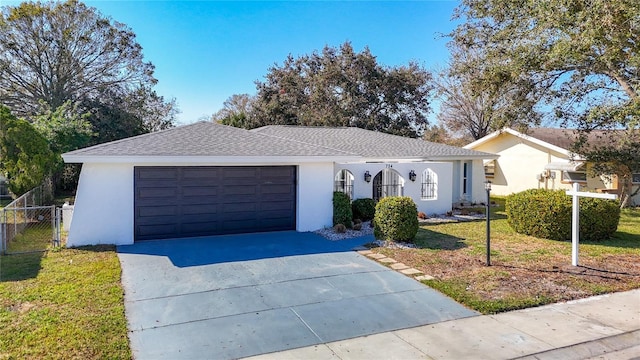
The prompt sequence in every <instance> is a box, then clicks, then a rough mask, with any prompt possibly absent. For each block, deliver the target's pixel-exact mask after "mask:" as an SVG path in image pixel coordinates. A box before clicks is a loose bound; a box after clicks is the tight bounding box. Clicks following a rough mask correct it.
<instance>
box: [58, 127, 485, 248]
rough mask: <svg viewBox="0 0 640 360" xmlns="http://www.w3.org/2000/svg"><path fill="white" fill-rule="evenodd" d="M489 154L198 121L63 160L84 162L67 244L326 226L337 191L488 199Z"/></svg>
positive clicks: (430, 208) (446, 203)
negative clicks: (486, 172) (485, 162)
mask: <svg viewBox="0 0 640 360" xmlns="http://www.w3.org/2000/svg"><path fill="white" fill-rule="evenodd" d="M496 157H497V156H496V155H493V154H488V153H483V152H479V151H474V150H468V149H463V148H458V147H453V146H448V145H442V144H435V143H430V142H426V141H423V140H420V139H410V138H405V137H400V136H394V135H389V134H383V133H379V132H374V131H368V130H363V129H358V128H323V127H294V126H267V127H263V128H259V129H254V130H245V129H239V128H234V127H229V126H225V125H220V124H216V123H212V122H198V123H194V124H191V125H185V126H180V127H176V128H172V129H169V130H165V131H160V132H155V133H150V134H144V135H140V136H136V137H131V138H127V139H122V140H118V141H114V142H110V143H105V144H100V145H96V146H92V147H88V148H84V149H79V150H75V151H72V152H68V153H65V154H63V158H64V160H65V162H67V163H82V164H83V166H82V171H81V174H80V180H79V183H78V190H77V193H76V201H75V210H74V215H73V222H72V223H71V228H70V230H69V236H68V241H67V245H68V246H80V245H88V244H132V243H133V242H134V241H138V240H146V239H162V238H182V237H192V236H206V235H215V234H230V233H244V232H260V231H278V230H297V231H313V230H317V229H320V228H323V227H327V226H331V225H332V215H333V206H332V193H333V191H343V192H345V193H347V194H348V195H349V196H350V197H351V198H352V199H356V198H363V197H367V198H374V199H379V198H381V197H384V196H391V195H405V196H411V197H412V198H413V199H414V201H415V202H416V204H417V205H418V209H419V211H423V212H425V213H428V214H433V213H444V212H446V211H449V210H451V208H452V203H454V202H458V201H460V200H461V199H462V200H466V201H477V202H481V201H483V200H484V198H485V196H486V195H485V191H484V184H483V182H484V180H485V178H484V170H483V169H484V168H483V159H495V158H496Z"/></svg>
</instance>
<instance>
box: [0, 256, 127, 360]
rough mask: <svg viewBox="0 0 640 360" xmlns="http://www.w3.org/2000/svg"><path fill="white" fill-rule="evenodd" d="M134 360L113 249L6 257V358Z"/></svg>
mask: <svg viewBox="0 0 640 360" xmlns="http://www.w3.org/2000/svg"><path fill="white" fill-rule="evenodd" d="M46 358H56V359H58V358H60V359H62V358H64V359H128V358H131V351H130V350H129V341H128V339H127V322H126V319H125V314H124V296H123V290H122V287H121V286H120V263H119V262H118V258H117V256H116V253H115V248H114V247H113V246H94V247H85V248H79V249H56V250H52V251H48V252H38V253H29V254H20V255H7V256H1V257H0V359H46Z"/></svg>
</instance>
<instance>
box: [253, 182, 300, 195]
mask: <svg viewBox="0 0 640 360" xmlns="http://www.w3.org/2000/svg"><path fill="white" fill-rule="evenodd" d="M260 190H261V193H262V194H290V193H291V191H292V189H291V185H284V184H283V185H276V184H269V185H262V187H261V189H260Z"/></svg>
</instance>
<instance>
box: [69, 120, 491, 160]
mask: <svg viewBox="0 0 640 360" xmlns="http://www.w3.org/2000/svg"><path fill="white" fill-rule="evenodd" d="M64 156H65V157H66V158H70V159H73V158H75V159H76V160H77V159H78V158H84V157H85V156H88V157H121V156H127V157H129V156H131V157H134V156H152V157H155V156H172V157H175V156H178V157H179V156H219V157H228V156H238V157H251V156H256V157H262V156H283V157H294V156H303V157H304V156H314V157H315V156H326V157H354V158H359V157H364V158H379V159H430V160H444V159H462V158H464V159H467V158H495V157H496V156H495V155H493V154H488V153H483V152H479V151H475V150H467V149H462V148H458V147H454V146H448V145H443V144H436V143H431V142H427V141H423V140H420V139H411V138H406V137H402V136H396V135H389V134H384V133H379V132H375V131H369V130H364V129H359V128H349V127H345V128H328V127H298V126H266V127H262V128H259V129H254V130H244V129H239V128H235V127H230V126H225V125H220V124H216V123H213V122H204V121H203V122H198V123H194V124H191V125H185V126H180V127H176V128H172V129H169V130H164V131H160V132H154V133H150V134H144V135H140V136H134V137H131V138H127V139H122V140H118V141H113V142H109V143H105V144H100V145H96V146H92V147H88V148H84V149H79V150H75V151H71V152H68V153H66V154H64Z"/></svg>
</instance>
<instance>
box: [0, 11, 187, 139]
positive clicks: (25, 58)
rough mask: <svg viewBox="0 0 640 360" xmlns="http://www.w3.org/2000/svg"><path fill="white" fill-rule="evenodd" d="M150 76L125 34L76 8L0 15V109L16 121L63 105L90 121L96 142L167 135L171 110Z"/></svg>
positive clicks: (118, 25) (131, 37)
mask: <svg viewBox="0 0 640 360" xmlns="http://www.w3.org/2000/svg"><path fill="white" fill-rule="evenodd" d="M153 71H154V66H153V65H152V64H151V63H150V62H146V61H144V59H143V55H142V47H141V46H140V44H138V43H137V42H136V36H135V34H134V33H133V32H132V31H131V29H129V28H128V27H127V26H126V25H124V24H122V23H119V22H117V21H114V20H112V19H110V18H107V17H104V16H103V15H101V14H100V13H99V12H98V11H97V10H96V9H95V8H91V7H87V6H86V5H84V4H83V3H81V2H79V1H77V0H67V1H65V2H54V1H51V2H46V3H42V2H24V3H22V4H20V5H18V6H15V7H11V6H6V7H4V8H3V9H2V12H1V14H0V103H2V104H4V105H6V106H8V107H9V108H10V109H11V110H12V112H13V113H14V114H15V115H16V116H19V117H23V118H25V119H28V120H30V121H33V120H34V118H36V117H37V116H38V115H41V114H46V113H47V111H50V110H53V111H55V110H56V109H58V108H59V107H60V106H62V105H63V104H65V103H67V102H69V101H70V102H71V103H72V104H73V106H71V108H73V109H75V110H77V113H76V115H82V114H85V113H90V114H91V115H90V116H89V118H88V120H89V121H90V122H91V123H92V124H93V126H94V130H95V132H96V137H95V142H103V141H108V140H114V139H115V138H120V137H118V136H121V137H122V136H130V135H137V134H139V133H141V132H148V131H154V130H158V129H163V128H167V127H170V126H172V124H173V121H174V120H175V115H176V112H177V109H176V105H175V101H165V99H164V98H163V97H161V96H158V95H157V94H156V93H155V92H154V91H153V90H152V87H153V85H154V84H155V83H156V79H155V78H154V77H153ZM67 110H69V109H67ZM65 113H66V112H65ZM107 115H108V116H111V115H113V116H111V117H109V118H107ZM123 119H124V120H123ZM104 122H109V123H117V124H113V125H112V126H114V127H117V128H119V129H120V131H119V132H117V135H115V136H114V133H109V129H108V128H106V129H105V128H103V127H102V126H101V125H103V124H104ZM103 131H104V132H103Z"/></svg>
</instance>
